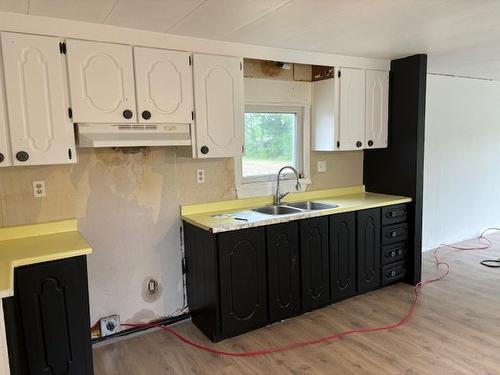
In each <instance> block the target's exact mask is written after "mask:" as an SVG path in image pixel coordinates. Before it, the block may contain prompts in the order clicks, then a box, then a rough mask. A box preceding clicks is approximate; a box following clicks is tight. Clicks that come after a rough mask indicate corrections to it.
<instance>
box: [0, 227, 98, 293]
mask: <svg viewBox="0 0 500 375" xmlns="http://www.w3.org/2000/svg"><path fill="white" fill-rule="evenodd" d="M91 253H92V248H91V247H90V245H89V244H88V243H87V241H86V240H85V239H84V238H83V237H82V235H81V234H80V233H79V232H78V228H77V222H76V219H70V220H63V221H56V222H52V223H43V224H33V225H22V226H17V227H9V228H0V298H4V297H8V296H12V295H13V293H14V268H15V267H19V266H25V265H29V264H34V263H41V262H47V261H51V260H58V259H64V258H70V257H75V256H79V255H86V254H91Z"/></svg>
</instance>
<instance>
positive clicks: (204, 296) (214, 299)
mask: <svg viewBox="0 0 500 375" xmlns="http://www.w3.org/2000/svg"><path fill="white" fill-rule="evenodd" d="M183 227H184V238H185V247H184V251H185V264H186V291H187V298H188V303H189V313H190V315H191V320H192V322H193V323H194V324H196V326H197V327H198V328H199V329H200V330H201V331H202V332H203V333H204V334H205V335H207V336H208V337H209V338H210V339H212V340H216V339H217V336H218V335H219V333H220V325H219V324H218V319H219V303H218V298H219V296H218V290H219V276H218V269H217V246H216V241H215V236H214V234H213V233H211V232H209V231H207V230H204V229H201V228H198V227H196V226H194V225H191V224H189V223H186V222H184V225H183Z"/></svg>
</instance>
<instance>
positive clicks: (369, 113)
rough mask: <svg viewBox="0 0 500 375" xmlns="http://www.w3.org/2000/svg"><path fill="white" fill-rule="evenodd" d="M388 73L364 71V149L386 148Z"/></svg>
mask: <svg viewBox="0 0 500 375" xmlns="http://www.w3.org/2000/svg"><path fill="white" fill-rule="evenodd" d="M388 102H389V72H384V71H378V70H367V71H366V114H365V116H366V117H365V148H384V147H387V132H388V111H389V103H388Z"/></svg>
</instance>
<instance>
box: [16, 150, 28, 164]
mask: <svg viewBox="0 0 500 375" xmlns="http://www.w3.org/2000/svg"><path fill="white" fill-rule="evenodd" d="M29 158H30V156H29V154H28V153H27V152H26V151H19V152H18V153H17V154H16V159H17V160H19V161H22V162H25V161H27V160H28V159H29Z"/></svg>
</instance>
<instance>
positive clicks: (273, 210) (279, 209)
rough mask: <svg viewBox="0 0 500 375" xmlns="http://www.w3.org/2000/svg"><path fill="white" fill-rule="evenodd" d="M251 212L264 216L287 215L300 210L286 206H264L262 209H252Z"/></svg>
mask: <svg viewBox="0 0 500 375" xmlns="http://www.w3.org/2000/svg"><path fill="white" fill-rule="evenodd" d="M252 211H255V212H258V213H261V214H266V215H289V214H296V213H299V212H300V209H296V208H293V207H288V206H264V207H259V208H254V209H252Z"/></svg>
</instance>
